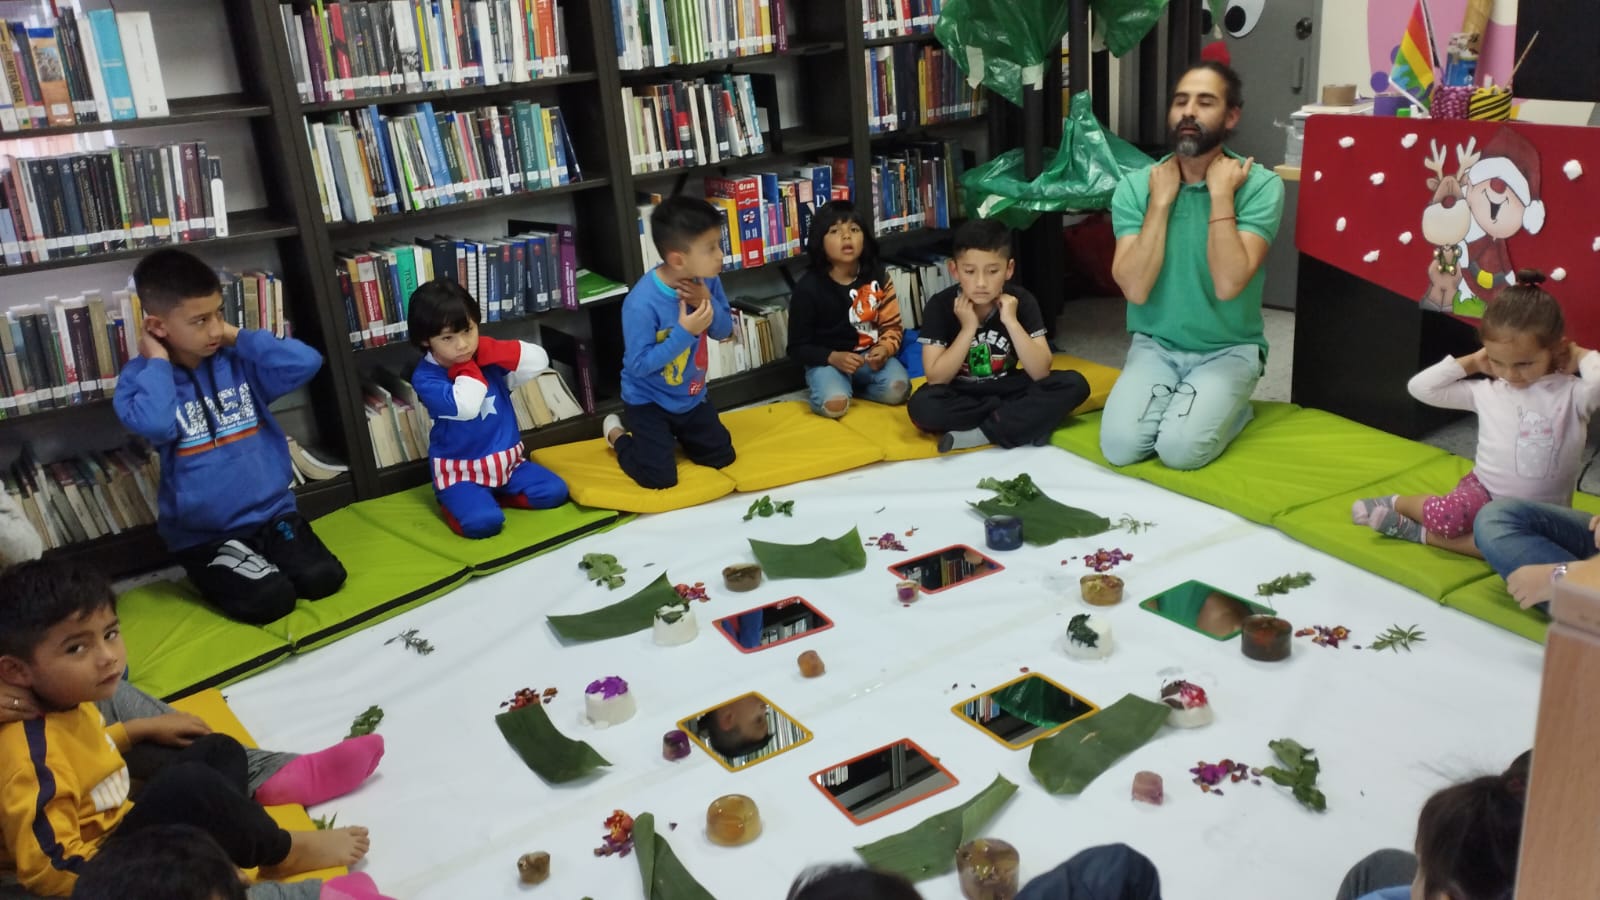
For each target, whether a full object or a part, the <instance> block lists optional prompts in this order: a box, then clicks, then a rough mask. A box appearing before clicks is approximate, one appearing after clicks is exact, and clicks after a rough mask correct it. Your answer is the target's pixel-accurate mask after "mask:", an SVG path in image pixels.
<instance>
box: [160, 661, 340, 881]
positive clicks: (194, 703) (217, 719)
mask: <svg viewBox="0 0 1600 900" xmlns="http://www.w3.org/2000/svg"><path fill="white" fill-rule="evenodd" d="M172 706H173V707H174V708H175V709H177V710H179V711H180V712H186V713H189V714H190V715H194V716H199V717H200V718H201V719H204V720H205V723H206V724H207V725H210V726H211V730H212V731H214V732H216V733H218V734H225V735H227V736H228V737H231V738H233V739H234V740H236V741H238V742H239V743H241V744H243V745H244V746H246V747H255V746H256V741H255V738H252V737H251V736H250V732H248V731H246V730H245V727H244V723H242V722H240V721H239V717H238V716H235V715H234V714H233V710H232V709H229V708H228V701H226V700H224V699H222V693H221V692H220V691H217V690H214V689H213V690H205V691H201V692H200V693H198V694H190V695H189V696H187V697H184V698H183V699H181V700H176V701H173V704H172ZM266 810H267V815H269V816H271V817H272V821H274V822H277V823H278V825H279V826H280V827H282V828H283V829H284V830H285V831H311V830H313V829H315V828H316V826H315V825H313V824H312V823H311V816H310V815H308V814H307V813H306V810H305V807H303V806H299V805H296V804H289V805H284V806H268V807H266ZM349 872H350V870H349V869H346V868H344V867H343V866H341V867H339V868H336V869H318V870H317V871H315V872H303V873H301V874H299V875H295V876H292V877H290V878H285V879H284V881H309V880H311V879H313V878H319V879H322V880H324V881H326V880H327V879H329V878H337V877H339V876H340V875H346V874H349ZM250 875H251V877H252V878H254V877H255V873H254V872H251V873H250Z"/></svg>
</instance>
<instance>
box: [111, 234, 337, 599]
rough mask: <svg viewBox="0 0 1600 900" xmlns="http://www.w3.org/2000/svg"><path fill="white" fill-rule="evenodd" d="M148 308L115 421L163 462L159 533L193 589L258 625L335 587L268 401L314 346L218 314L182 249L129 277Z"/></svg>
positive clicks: (217, 287) (308, 359)
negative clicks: (299, 501) (300, 503)
mask: <svg viewBox="0 0 1600 900" xmlns="http://www.w3.org/2000/svg"><path fill="white" fill-rule="evenodd" d="M133 282H134V287H135V288H136V289H137V290H138V292H139V301H140V303H141V304H142V305H143V307H144V313H145V318H144V329H143V334H142V335H141V336H140V338H139V353H140V357H139V358H138V359H134V360H130V361H129V362H128V365H127V366H126V367H124V368H123V370H122V375H121V377H120V378H119V379H118V382H117V393H116V397H115V398H114V405H115V407H116V411H117V417H118V418H119V419H121V420H122V424H123V425H126V426H127V427H128V428H129V429H130V430H132V431H133V432H135V433H136V434H139V435H140V436H142V437H143V438H144V439H145V440H147V441H149V442H150V443H151V444H152V445H153V446H155V448H156V449H157V451H158V452H159V453H160V454H161V487H160V491H159V502H158V506H159V509H158V514H157V522H156V531H157V532H158V533H160V535H161V538H162V540H163V541H165V542H166V545H167V549H168V550H170V551H171V552H172V554H173V555H174V556H175V557H177V560H178V562H179V563H181V564H182V565H183V567H184V570H185V571H186V572H188V574H189V580H190V581H192V582H194V586H195V587H196V588H197V589H198V590H199V591H200V595H201V596H202V597H204V598H205V599H206V601H207V602H209V603H211V604H212V605H213V606H215V607H217V609H219V610H221V611H222V612H223V613H224V614H225V615H227V616H230V617H232V618H234V619H238V620H239V621H241V622H248V623H251V624H255V625H264V624H266V623H268V622H272V621H274V620H277V619H280V618H282V617H284V616H286V615H288V614H289V612H290V611H291V610H293V609H294V604H295V598H296V597H305V598H306V599H308V600H320V599H322V598H323V597H326V596H328V595H329V594H332V593H333V592H334V591H337V590H338V589H339V587H340V586H341V585H343V584H344V579H345V571H344V566H343V565H341V564H340V563H339V560H338V559H337V558H336V557H334V555H333V554H332V553H330V552H329V551H328V548H327V547H325V546H323V544H322V541H320V540H318V538H317V536H316V535H315V534H313V533H312V531H311V523H309V522H307V521H306V520H305V518H304V517H303V516H301V515H300V512H299V510H297V509H296V508H295V498H294V494H293V492H291V491H290V490H289V484H290V482H291V481H292V480H293V477H294V475H293V469H292V468H291V466H290V463H289V447H288V443H287V441H286V440H285V439H284V436H283V429H282V428H280V427H279V426H278V423H277V422H276V421H275V420H274V419H273V418H272V413H271V412H269V411H268V410H267V405H268V404H269V403H271V402H272V401H274V400H276V399H278V398H279V397H281V396H283V395H284V394H287V393H289V392H290V391H292V390H294V389H295V388H297V387H300V386H301V385H303V384H305V383H306V382H307V381H310V380H311V376H313V375H315V374H316V372H317V370H318V369H320V368H321V367H322V356H321V354H319V353H317V351H315V350H313V349H311V348H310V347H308V346H306V345H305V344H302V343H301V342H299V341H297V340H293V339H289V338H285V339H279V338H275V337H273V336H272V335H271V334H268V333H267V332H265V331H255V330H250V331H246V330H241V329H239V328H238V327H236V326H234V325H231V324H229V323H228V322H227V321H226V320H224V319H223V317H222V294H221V284H220V283H219V282H218V280H217V275H216V273H215V272H213V271H212V270H211V269H210V268H208V267H207V266H206V264H205V263H204V262H202V261H200V260H199V259H197V258H195V257H194V256H192V255H190V254H188V253H185V252H184V251H182V250H158V251H156V252H155V253H152V254H150V255H149V256H147V257H145V258H144V259H143V260H142V261H141V262H140V263H139V265H138V267H137V268H136V269H134V271H133Z"/></svg>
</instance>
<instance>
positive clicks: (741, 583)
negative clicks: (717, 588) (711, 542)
mask: <svg viewBox="0 0 1600 900" xmlns="http://www.w3.org/2000/svg"><path fill="white" fill-rule="evenodd" d="M722 583H723V584H724V585H726V586H727V588H728V590H730V591H734V592H735V593H744V592H745V591H753V590H755V589H756V588H758V587H760V586H761V566H759V565H757V564H756V563H739V564H738V565H733V566H728V567H726V568H724V569H723V570H722Z"/></svg>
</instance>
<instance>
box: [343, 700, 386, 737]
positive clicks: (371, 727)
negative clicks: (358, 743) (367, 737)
mask: <svg viewBox="0 0 1600 900" xmlns="http://www.w3.org/2000/svg"><path fill="white" fill-rule="evenodd" d="M382 721H383V710H382V709H379V708H378V707H377V706H369V707H367V711H366V712H364V713H362V714H361V715H359V716H356V718H355V721H353V722H351V723H350V733H349V734H347V735H345V740H349V739H350V738H353V737H361V736H362V735H364V734H371V733H373V732H374V731H377V730H378V723H379V722H382Z"/></svg>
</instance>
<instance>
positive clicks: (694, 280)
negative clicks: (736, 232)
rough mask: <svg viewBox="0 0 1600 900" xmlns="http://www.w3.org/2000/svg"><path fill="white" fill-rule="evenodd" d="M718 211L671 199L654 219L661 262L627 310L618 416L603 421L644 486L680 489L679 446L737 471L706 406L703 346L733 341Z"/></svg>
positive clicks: (694, 458)
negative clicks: (675, 455)
mask: <svg viewBox="0 0 1600 900" xmlns="http://www.w3.org/2000/svg"><path fill="white" fill-rule="evenodd" d="M723 221H724V218H723V214H722V211H721V210H719V209H717V208H716V207H715V206H712V205H711V204H709V203H707V202H706V201H704V200H700V199H697V198H694V197H685V196H681V195H680V196H675V197H668V198H667V199H666V200H664V201H662V202H661V203H659V204H657V205H656V208H655V209H653V210H651V212H650V228H651V230H652V231H653V232H654V237H655V242H656V249H657V250H659V251H660V252H661V258H662V260H663V262H662V263H661V265H659V266H657V267H656V268H655V269H654V270H653V271H650V272H646V273H645V276H644V277H643V278H641V279H639V283H638V284H636V285H634V286H633V290H631V291H629V292H628V296H627V299H625V300H623V301H622V343H623V353H622V414H623V417H625V418H626V420H627V423H628V424H627V428H624V427H623V424H622V423H623V419H622V418H619V417H617V416H615V415H610V416H606V418H605V422H604V425H603V428H604V432H605V436H606V443H608V444H610V445H611V447H612V449H614V450H615V451H616V453H617V462H618V464H620V465H621V466H622V471H624V472H626V473H628V477H630V478H632V479H633V480H634V481H636V482H638V483H639V486H640V487H647V488H669V487H672V486H673V485H675V484H677V483H678V464H677V461H676V460H675V459H674V458H673V452H674V450H675V449H676V447H675V445H676V444H682V445H683V452H684V453H685V455H687V456H688V457H689V460H690V461H691V462H694V463H697V464H699V465H702V466H710V467H712V468H714V469H720V468H722V467H723V466H726V465H728V464H729V463H732V462H733V458H734V452H733V438H732V437H730V436H729V435H728V429H727V428H725V427H724V426H723V424H722V420H721V419H718V418H717V411H716V410H715V409H713V408H712V406H711V404H710V403H708V402H706V400H707V398H706V337H707V336H708V335H709V336H710V337H711V338H713V339H715V340H719V341H720V340H722V339H723V338H725V337H727V336H728V335H730V334H732V333H733V312H732V310H730V309H729V307H728V295H727V294H724V293H723V292H722V280H721V279H720V278H718V277H717V273H719V272H721V271H722V224H723Z"/></svg>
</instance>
